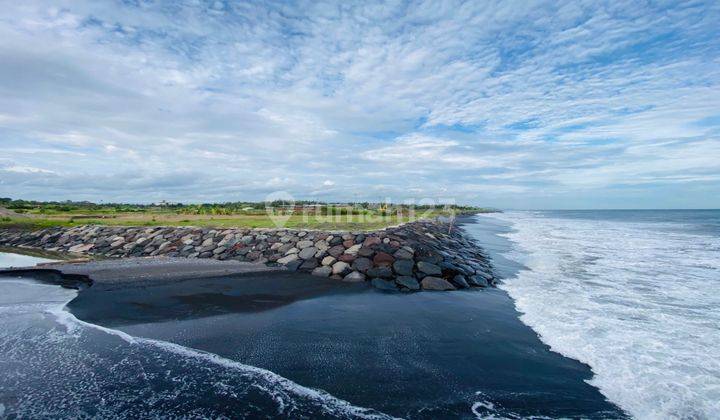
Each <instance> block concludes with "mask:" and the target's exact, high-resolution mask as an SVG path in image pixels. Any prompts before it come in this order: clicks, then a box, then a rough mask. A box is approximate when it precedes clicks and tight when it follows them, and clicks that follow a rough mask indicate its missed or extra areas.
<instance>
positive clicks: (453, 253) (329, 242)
mask: <svg viewBox="0 0 720 420" xmlns="http://www.w3.org/2000/svg"><path fill="white" fill-rule="evenodd" d="M0 245H3V246H9V247H18V248H32V249H42V250H45V251H56V252H61V253H70V254H77V255H95V256H102V257H110V258H124V257H145V256H168V257H186V258H213V259H217V260H237V261H248V262H254V263H264V264H267V265H271V266H277V265H282V266H284V267H286V268H287V269H288V270H293V271H304V272H310V273H312V274H313V275H315V276H321V277H330V278H333V279H337V280H340V281H348V282H363V281H367V282H368V283H369V284H371V285H372V286H374V287H376V288H378V289H383V290H400V291H417V290H455V289H462V288H469V287H486V286H490V285H493V284H494V280H495V279H494V277H493V274H492V266H491V264H490V262H489V260H488V258H487V256H486V255H485V254H484V252H483V250H482V249H481V248H480V247H479V246H478V245H477V244H476V243H475V242H474V241H473V240H472V239H470V238H468V237H467V236H466V235H464V233H463V231H462V228H460V227H458V226H451V225H449V224H447V223H443V222H439V221H428V220H422V221H416V222H412V223H407V224H404V225H402V226H398V227H393V228H387V229H383V230H378V231H373V232H328V231H316V230H293V229H242V228H232V229H210V228H193V227H120V226H98V225H85V226H77V227H72V228H47V229H42V230H36V231H27V230H12V229H0Z"/></svg>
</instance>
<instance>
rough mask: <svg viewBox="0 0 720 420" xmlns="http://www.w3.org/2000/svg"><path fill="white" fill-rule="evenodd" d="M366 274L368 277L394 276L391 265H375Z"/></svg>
mask: <svg viewBox="0 0 720 420" xmlns="http://www.w3.org/2000/svg"><path fill="white" fill-rule="evenodd" d="M366 274H367V276H368V277H382V278H391V277H392V276H393V273H392V270H391V269H390V267H373V268H371V269H369V270H368V271H367V273H366Z"/></svg>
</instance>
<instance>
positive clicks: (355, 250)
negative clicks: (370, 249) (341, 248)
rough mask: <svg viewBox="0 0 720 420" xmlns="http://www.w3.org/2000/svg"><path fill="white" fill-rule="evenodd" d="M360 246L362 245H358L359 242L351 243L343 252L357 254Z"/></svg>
mask: <svg viewBox="0 0 720 420" xmlns="http://www.w3.org/2000/svg"><path fill="white" fill-rule="evenodd" d="M361 247H362V245H360V244H357V245H353V246H351V247H350V248H348V249H346V250H345V253H346V254H349V255H357V254H358V251H360V248H361Z"/></svg>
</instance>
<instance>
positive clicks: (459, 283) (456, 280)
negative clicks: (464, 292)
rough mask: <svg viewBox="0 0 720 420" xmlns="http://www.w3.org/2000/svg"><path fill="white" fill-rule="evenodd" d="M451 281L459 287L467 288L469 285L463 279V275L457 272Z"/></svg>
mask: <svg viewBox="0 0 720 420" xmlns="http://www.w3.org/2000/svg"><path fill="white" fill-rule="evenodd" d="M452 283H453V284H454V285H455V286H457V287H459V288H461V289H467V288H468V287H470V285H469V284H468V282H467V280H465V276H463V275H462V274H458V275H456V276H455V277H453V279H452Z"/></svg>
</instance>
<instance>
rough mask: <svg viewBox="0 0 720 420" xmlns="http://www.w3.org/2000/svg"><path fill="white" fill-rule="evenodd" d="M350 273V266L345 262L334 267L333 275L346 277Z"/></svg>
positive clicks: (340, 262)
mask: <svg viewBox="0 0 720 420" xmlns="http://www.w3.org/2000/svg"><path fill="white" fill-rule="evenodd" d="M348 271H350V264H348V263H346V262H344V261H338V262H336V263H335V264H333V265H332V273H333V274H340V275H345V274H346V273H347V272H348Z"/></svg>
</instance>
